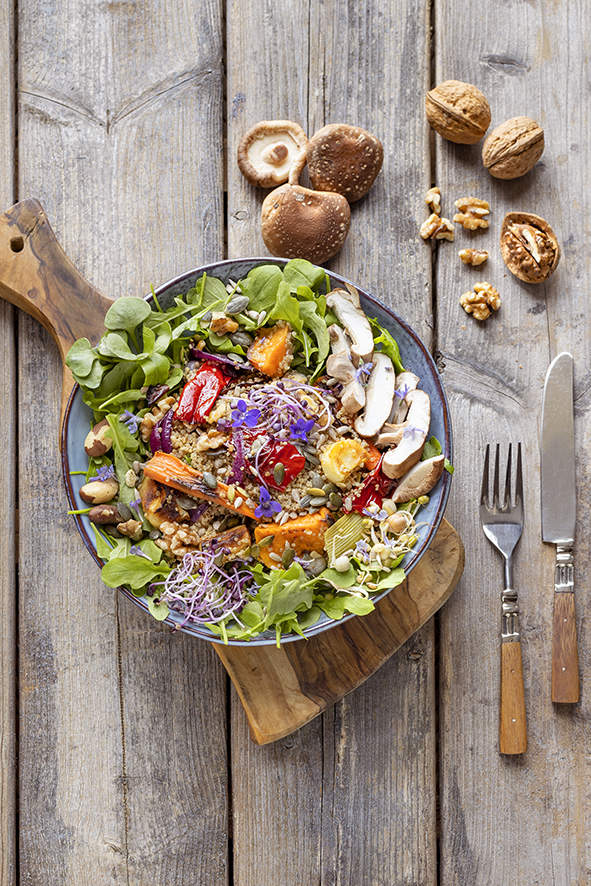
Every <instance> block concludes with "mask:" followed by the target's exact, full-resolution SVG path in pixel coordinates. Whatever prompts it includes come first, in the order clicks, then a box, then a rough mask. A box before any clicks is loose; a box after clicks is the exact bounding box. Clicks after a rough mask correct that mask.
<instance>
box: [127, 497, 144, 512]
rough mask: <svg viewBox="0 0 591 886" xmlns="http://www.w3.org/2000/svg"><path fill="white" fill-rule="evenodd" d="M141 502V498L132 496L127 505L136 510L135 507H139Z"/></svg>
mask: <svg viewBox="0 0 591 886" xmlns="http://www.w3.org/2000/svg"><path fill="white" fill-rule="evenodd" d="M141 503H142V500H141V498H140V497H139V496H138V497H137V498H134V500H133V501H130V502H129V507H130V508H133V509H134V510H135V511H137V509H138V508H139V506H140V505H141Z"/></svg>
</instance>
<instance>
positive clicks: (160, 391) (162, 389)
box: [146, 385, 170, 406]
mask: <svg viewBox="0 0 591 886" xmlns="http://www.w3.org/2000/svg"><path fill="white" fill-rule="evenodd" d="M169 391H170V388H169V387H168V385H150V387H149V388H148V391H147V393H146V402H147V403H148V406H154V404H155V403H157V402H158V400H161V399H162V397H164V395H165V394H168V392H169Z"/></svg>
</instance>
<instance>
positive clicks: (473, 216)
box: [454, 197, 490, 231]
mask: <svg viewBox="0 0 591 886" xmlns="http://www.w3.org/2000/svg"><path fill="white" fill-rule="evenodd" d="M455 207H456V209H457V210H458V212H456V214H455V215H454V221H455V222H458V223H459V224H460V225H462V226H463V227H464V228H466V230H468V231H475V230H476V229H477V228H488V226H489V220H488V219H487V218H485V216H486V215H490V206H489V205H488V203H487V202H486V200H479V199H478V197H460V199H459V200H456V202H455Z"/></svg>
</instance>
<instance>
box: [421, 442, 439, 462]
mask: <svg viewBox="0 0 591 886" xmlns="http://www.w3.org/2000/svg"><path fill="white" fill-rule="evenodd" d="M442 451H443V450H442V447H441V443H440V442H439V440H438V439H437V437H429V439H428V440H427V442H426V443H425V446H424V447H423V454H422V455H421V461H427V459H428V458H435V457H436V456H438V455H441V453H442Z"/></svg>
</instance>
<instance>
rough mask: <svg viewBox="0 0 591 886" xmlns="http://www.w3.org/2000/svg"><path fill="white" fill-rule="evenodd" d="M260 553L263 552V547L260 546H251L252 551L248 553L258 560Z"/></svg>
mask: <svg viewBox="0 0 591 886" xmlns="http://www.w3.org/2000/svg"><path fill="white" fill-rule="evenodd" d="M260 552H261V546H260V545H251V546H250V550H249V552H248V553H249V554H250V556H251V557H255V558H256V557H258V556H259V554H260Z"/></svg>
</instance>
